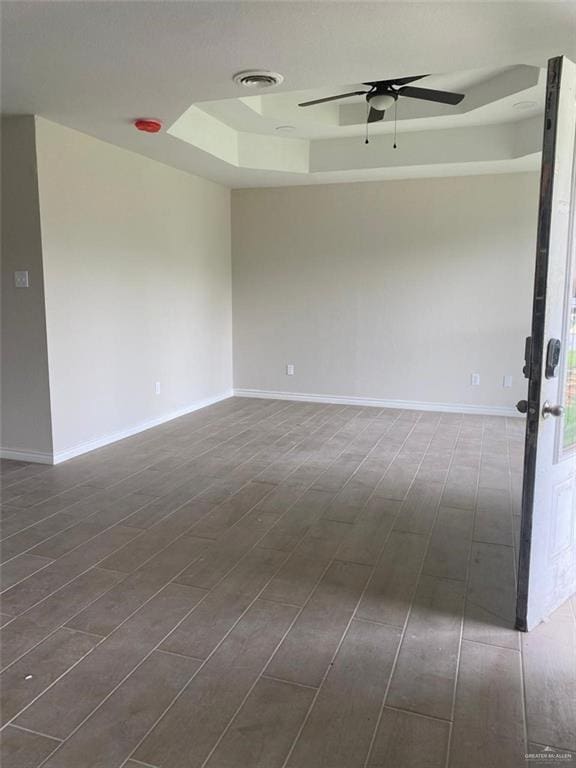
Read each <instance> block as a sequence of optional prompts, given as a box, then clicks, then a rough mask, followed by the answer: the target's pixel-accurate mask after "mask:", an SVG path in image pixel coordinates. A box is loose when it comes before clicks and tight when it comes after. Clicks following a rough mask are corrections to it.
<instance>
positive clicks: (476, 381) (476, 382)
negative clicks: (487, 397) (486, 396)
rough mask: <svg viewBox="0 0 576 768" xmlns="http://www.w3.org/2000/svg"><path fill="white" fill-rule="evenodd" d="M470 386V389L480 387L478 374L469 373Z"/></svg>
mask: <svg viewBox="0 0 576 768" xmlns="http://www.w3.org/2000/svg"><path fill="white" fill-rule="evenodd" d="M470 385H471V386H472V387H479V386H480V374H479V373H471V374H470Z"/></svg>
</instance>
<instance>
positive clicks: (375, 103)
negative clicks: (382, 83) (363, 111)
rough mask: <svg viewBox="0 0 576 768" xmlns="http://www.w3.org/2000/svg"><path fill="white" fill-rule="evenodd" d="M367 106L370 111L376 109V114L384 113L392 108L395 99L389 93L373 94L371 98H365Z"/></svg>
mask: <svg viewBox="0 0 576 768" xmlns="http://www.w3.org/2000/svg"><path fill="white" fill-rule="evenodd" d="M367 100H368V104H370V107H371V108H372V109H377V110H378V112H384V111H385V110H386V109H389V108H390V107H391V106H393V104H394V102H395V101H396V99H395V98H394V96H393V95H392V94H391V93H375V94H374V95H372V96H368V97H367Z"/></svg>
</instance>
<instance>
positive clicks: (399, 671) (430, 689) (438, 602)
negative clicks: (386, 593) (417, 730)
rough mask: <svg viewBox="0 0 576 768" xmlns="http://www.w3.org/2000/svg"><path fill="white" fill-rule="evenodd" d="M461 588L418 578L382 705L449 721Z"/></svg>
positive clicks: (431, 579)
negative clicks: (388, 688)
mask: <svg viewBox="0 0 576 768" xmlns="http://www.w3.org/2000/svg"><path fill="white" fill-rule="evenodd" d="M464 588H465V585H464V584H463V583H462V582H459V581H452V580H449V579H437V578H435V577H433V576H422V577H421V579H420V582H419V584H418V589H417V591H416V595H415V597H414V606H413V608H412V612H411V614H410V618H409V620H408V625H407V627H406V633H405V635H404V639H403V640H402V645H401V647H400V653H399V655H398V661H397V664H396V667H395V669H394V674H393V676H392V682H391V684H390V690H389V692H388V696H387V699H386V703H387V704H389V705H390V706H391V707H398V708H399V709H407V710H410V711H412V712H416V713H418V714H421V715H430V716H432V717H439V718H443V719H446V720H449V719H450V717H451V715H452V699H453V696H454V686H455V683H456V672H457V668H458V652H459V647H460V636H461V630H462V615H463V610H464Z"/></svg>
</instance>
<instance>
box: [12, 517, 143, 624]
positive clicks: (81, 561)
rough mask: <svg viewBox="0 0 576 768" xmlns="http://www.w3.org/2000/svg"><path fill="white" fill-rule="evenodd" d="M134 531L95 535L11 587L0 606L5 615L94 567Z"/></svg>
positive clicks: (120, 529)
mask: <svg viewBox="0 0 576 768" xmlns="http://www.w3.org/2000/svg"><path fill="white" fill-rule="evenodd" d="M139 533H140V531H139V530H138V529H137V528H128V527H127V526H123V525H117V526H114V528H111V529H110V530H108V531H104V532H103V533H101V534H99V535H98V536H96V537H95V538H94V539H93V540H92V541H89V542H86V544H84V545H83V546H80V547H78V548H77V549H75V550H73V551H72V552H69V553H68V554H67V555H64V556H63V557H61V558H59V559H58V560H55V561H54V562H53V563H51V564H50V565H48V566H47V567H46V568H43V569H42V571H39V572H38V573H34V574H32V575H31V576H29V577H28V578H27V579H25V580H24V581H21V582H20V583H19V584H16V585H15V586H13V587H11V588H10V589H9V590H7V591H6V592H5V593H4V594H3V595H2V605H3V606H4V609H5V610H6V611H7V612H8V613H22V612H24V611H25V610H27V609H28V608H31V607H32V606H33V605H35V604H36V603H38V602H39V601H40V600H43V599H44V598H46V597H48V596H49V595H51V594H52V593H53V592H55V591H56V590H57V589H60V588H62V587H63V586H64V585H66V584H67V583H68V582H70V581H71V580H72V579H74V578H75V577H77V576H79V575H80V574H81V573H83V572H84V571H86V570H88V568H90V567H91V566H93V565H96V563H98V562H99V561H100V560H102V559H103V558H104V557H106V555H107V554H109V553H110V552H111V551H112V550H114V549H117V548H118V547H121V546H123V545H124V544H125V543H126V542H127V541H129V540H130V539H133V538H134V537H135V536H137V535H138V534H139Z"/></svg>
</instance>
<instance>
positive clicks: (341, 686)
mask: <svg viewBox="0 0 576 768" xmlns="http://www.w3.org/2000/svg"><path fill="white" fill-rule="evenodd" d="M399 641H400V630H399V629H398V628H396V627H386V626H383V625H378V624H372V623H370V622H365V621H357V620H355V621H353V622H352V624H351V625H350V629H349V630H348V632H347V633H346V636H345V638H344V641H343V643H342V645H341V647H340V649H339V651H338V653H337V655H336V658H335V659H334V663H333V665H332V666H331V667H330V672H329V673H328V677H327V678H326V680H325V682H324V683H323V685H322V688H321V689H320V693H319V695H318V698H317V699H316V701H315V702H314V706H313V707H312V711H311V713H310V717H309V718H308V720H307V722H306V725H305V727H304V729H303V731H302V733H301V735H300V736H299V738H298V740H297V742H296V746H295V748H294V751H293V752H292V754H291V756H290V760H289V761H288V766H290V767H291V768H321V767H322V768H361V766H363V765H364V761H365V759H366V755H367V753H368V749H369V746H370V741H371V738H372V734H373V732H374V727H375V724H376V721H377V719H378V713H379V711H380V707H381V704H382V700H383V698H384V693H385V691H386V685H387V683H388V678H389V676H390V672H391V670H392V664H393V662H394V658H395V655H396V649H397V647H398V643H399ZM343 734H345V738H343Z"/></svg>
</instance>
